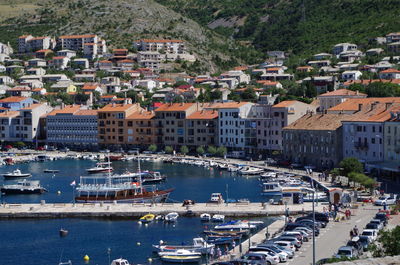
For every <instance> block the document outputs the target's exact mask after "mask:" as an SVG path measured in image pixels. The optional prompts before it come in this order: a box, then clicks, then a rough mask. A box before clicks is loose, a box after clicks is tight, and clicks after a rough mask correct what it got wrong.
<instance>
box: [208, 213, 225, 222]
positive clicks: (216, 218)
mask: <svg viewBox="0 0 400 265" xmlns="http://www.w3.org/2000/svg"><path fill="white" fill-rule="evenodd" d="M211 220H212V221H213V222H223V221H224V220H225V215H222V214H214V215H213V217H212V218H211Z"/></svg>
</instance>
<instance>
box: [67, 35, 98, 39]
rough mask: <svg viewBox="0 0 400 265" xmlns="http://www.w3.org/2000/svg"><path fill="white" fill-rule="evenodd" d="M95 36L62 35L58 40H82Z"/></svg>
mask: <svg viewBox="0 0 400 265" xmlns="http://www.w3.org/2000/svg"><path fill="white" fill-rule="evenodd" d="M94 37H96V35H95V34H85V35H64V36H60V39H83V38H94Z"/></svg>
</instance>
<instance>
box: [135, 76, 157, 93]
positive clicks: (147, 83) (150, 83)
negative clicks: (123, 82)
mask: <svg viewBox="0 0 400 265" xmlns="http://www.w3.org/2000/svg"><path fill="white" fill-rule="evenodd" d="M132 85H133V86H134V87H143V88H146V89H148V90H149V91H150V92H153V89H154V88H156V87H157V81H155V80H151V79H144V80H138V79H136V80H133V81H132Z"/></svg>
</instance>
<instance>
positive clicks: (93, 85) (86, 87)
mask: <svg viewBox="0 0 400 265" xmlns="http://www.w3.org/2000/svg"><path fill="white" fill-rule="evenodd" d="M98 87H99V84H97V83H85V84H84V85H83V87H82V89H83V90H95V89H96V88H98Z"/></svg>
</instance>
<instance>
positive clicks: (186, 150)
mask: <svg viewBox="0 0 400 265" xmlns="http://www.w3.org/2000/svg"><path fill="white" fill-rule="evenodd" d="M180 151H181V154H184V155H186V154H187V153H189V148H188V147H187V146H186V145H183V146H181V149H180Z"/></svg>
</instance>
